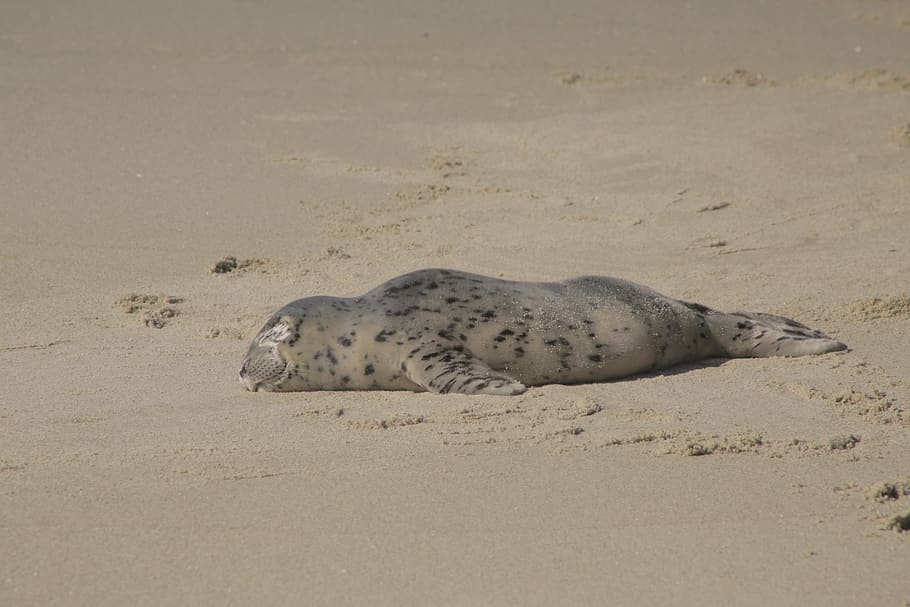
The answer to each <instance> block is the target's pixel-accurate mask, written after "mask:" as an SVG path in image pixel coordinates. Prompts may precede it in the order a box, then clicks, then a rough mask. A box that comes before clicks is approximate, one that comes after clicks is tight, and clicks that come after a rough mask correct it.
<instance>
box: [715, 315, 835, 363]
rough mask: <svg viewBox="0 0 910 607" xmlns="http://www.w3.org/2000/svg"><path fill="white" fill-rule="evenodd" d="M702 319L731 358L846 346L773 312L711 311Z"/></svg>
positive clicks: (795, 353)
mask: <svg viewBox="0 0 910 607" xmlns="http://www.w3.org/2000/svg"><path fill="white" fill-rule="evenodd" d="M712 312H713V311H712ZM705 320H706V321H707V323H708V327H709V328H710V329H711V335H712V336H713V337H714V339H715V341H716V342H717V343H718V345H720V347H721V348H723V350H724V353H725V354H727V355H728V356H730V357H733V358H742V357H753V356H754V357H762V356H806V355H810V354H825V353H826V352H838V351H840V350H846V349H847V345H846V344H844V343H841V342H839V341H837V340H836V339H831V338H830V337H828V336H827V335H825V334H824V333H822V332H821V331H817V330H815V329H810V328H809V327H807V326H806V325H804V324H801V323H798V322H796V321H795V320H790V319H789V318H784V317H783V316H775V315H774V314H764V313H761V312H734V313H732V314H724V313H723V312H713V313H710V314H708V315H707V316H705Z"/></svg>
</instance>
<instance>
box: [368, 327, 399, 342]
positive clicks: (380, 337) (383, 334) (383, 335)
mask: <svg viewBox="0 0 910 607" xmlns="http://www.w3.org/2000/svg"><path fill="white" fill-rule="evenodd" d="M391 335H395V329H392V330H391V331H386V330H385V329H383V330H382V331H380V332H379V333H377V334H376V337H374V338H373V339H374V340H375V341H378V342H383V341H388V337H389V336H391Z"/></svg>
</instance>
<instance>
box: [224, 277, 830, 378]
mask: <svg viewBox="0 0 910 607" xmlns="http://www.w3.org/2000/svg"><path fill="white" fill-rule="evenodd" d="M846 347H847V346H846V345H844V344H842V343H841V342H839V341H836V340H833V339H831V338H829V337H828V336H826V335H824V334H823V333H821V332H820V331H816V330H813V329H810V328H809V327H807V326H805V325H802V324H800V323H798V322H795V321H793V320H790V319H788V318H783V317H781V316H774V315H771V314H762V313H754V312H735V313H732V314H727V313H724V312H719V311H717V310H712V309H711V308H708V307H705V306H702V305H700V304H695V303H689V302H685V301H679V300H676V299H671V298H669V297H665V296H663V295H661V294H659V293H657V292H655V291H652V290H651V289H649V288H647V287H643V286H641V285H637V284H635V283H632V282H628V281H625V280H620V279H618V278H607V277H602V276H585V277H582V278H573V279H571V280H567V281H565V282H513V281H508V280H500V279H498V278H490V277H487V276H480V275H477V274H468V273H465V272H458V271H455V270H442V269H430V270H420V271H417V272H412V273H410V274H405V275H403V276H399V277H397V278H393V279H392V280H389V281H388V282H386V283H383V284H381V285H379V286H378V287H376V288H375V289H373V290H372V291H370V292H369V293H366V294H365V295H362V296H360V297H354V298H344V297H325V296H319V297H307V298H305V299H299V300H297V301H294V302H291V303H289V304H288V305H286V306H284V307H283V308H281V309H280V310H278V311H277V312H276V313H275V314H274V315H273V316H272V317H271V319H269V321H268V322H266V324H265V326H264V327H263V328H262V330H261V331H260V332H259V334H258V335H257V336H256V338H255V339H253V343H252V344H251V345H250V348H249V351H248V352H247V355H246V357H245V358H244V359H243V364H242V365H241V367H240V381H241V383H242V384H243V386H245V387H246V388H247V389H249V390H253V391H256V390H268V391H295V390H416V391H421V390H426V391H429V392H442V393H445V392H458V393H462V394H506V395H510V394H520V393H522V392H524V391H525V390H526V389H527V388H526V386H535V385H541V384H548V383H559V384H573V383H585V382H598V381H605V380H610V379H616V378H620V377H625V376H628V375H632V374H635V373H643V372H648V371H653V370H656V369H664V368H667V367H671V366H673V365H677V364H680V363H685V362H692V361H697V360H701V359H705V358H714V357H725V358H738V357H758V356H803V355H806V354H822V353H825V352H833V351H837V350H844V349H845V348H846Z"/></svg>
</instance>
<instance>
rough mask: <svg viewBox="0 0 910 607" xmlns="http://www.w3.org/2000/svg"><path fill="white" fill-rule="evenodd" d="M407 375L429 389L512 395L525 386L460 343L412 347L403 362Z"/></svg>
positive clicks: (439, 343) (440, 391)
mask: <svg viewBox="0 0 910 607" xmlns="http://www.w3.org/2000/svg"><path fill="white" fill-rule="evenodd" d="M402 368H403V370H404V372H405V373H406V374H407V376H408V378H409V379H410V380H411V381H412V382H414V383H415V384H417V385H419V386H420V387H422V388H423V389H425V390H427V391H429V392H436V393H442V394H445V393H447V392H455V393H459V394H497V395H503V396H513V395H515V394H521V393H522V392H524V391H525V390H527V388H526V387H525V385H524V384H522V383H521V382H517V381H515V380H514V379H512V378H511V377H509V376H508V375H506V374H505V373H501V372H499V371H494V370H493V369H491V368H490V367H489V366H488V365H487V364H486V363H484V362H482V361H480V360H477V359H476V358H474V357H473V356H472V355H471V353H470V352H468V351H467V350H466V349H465V348H464V346H462V345H460V344H451V343H441V342H435V341H434V342H430V343H427V344H424V345H422V346H420V347H419V348H415V349H414V350H411V351H410V352H409V353H408V355H407V358H406V359H405V360H404V361H403V363H402Z"/></svg>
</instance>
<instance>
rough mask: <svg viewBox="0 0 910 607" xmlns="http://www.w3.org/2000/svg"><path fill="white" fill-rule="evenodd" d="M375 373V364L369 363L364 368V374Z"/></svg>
mask: <svg viewBox="0 0 910 607" xmlns="http://www.w3.org/2000/svg"><path fill="white" fill-rule="evenodd" d="M373 373H376V368H375V367H374V366H373V365H367V366H366V367H364V368H363V374H364V375H372V374H373Z"/></svg>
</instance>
